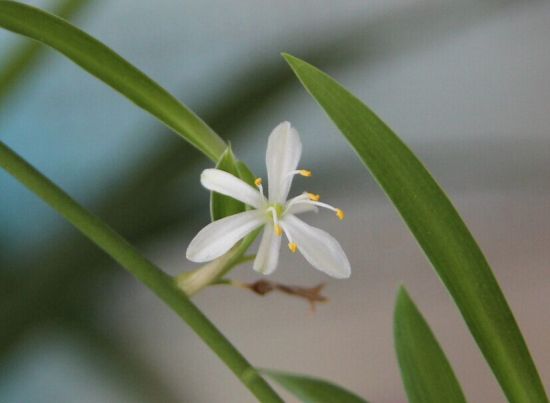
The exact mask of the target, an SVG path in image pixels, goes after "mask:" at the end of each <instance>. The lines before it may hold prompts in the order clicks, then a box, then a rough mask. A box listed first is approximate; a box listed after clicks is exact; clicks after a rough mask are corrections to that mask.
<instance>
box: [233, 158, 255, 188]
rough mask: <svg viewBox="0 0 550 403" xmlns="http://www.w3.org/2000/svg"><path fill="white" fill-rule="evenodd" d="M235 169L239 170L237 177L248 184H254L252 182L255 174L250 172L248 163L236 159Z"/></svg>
mask: <svg viewBox="0 0 550 403" xmlns="http://www.w3.org/2000/svg"><path fill="white" fill-rule="evenodd" d="M237 171H238V172H239V177H240V178H241V179H242V180H243V181H245V182H246V183H248V184H249V185H250V186H256V185H255V184H254V181H255V180H256V176H255V175H254V174H253V173H252V171H251V170H250V168H248V165H246V164H245V163H244V162H242V161H237Z"/></svg>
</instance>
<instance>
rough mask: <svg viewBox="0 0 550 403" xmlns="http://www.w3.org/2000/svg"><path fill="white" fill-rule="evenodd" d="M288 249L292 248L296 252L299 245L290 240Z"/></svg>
mask: <svg viewBox="0 0 550 403" xmlns="http://www.w3.org/2000/svg"><path fill="white" fill-rule="evenodd" d="M288 249H290V251H291V252H292V253H295V252H296V251H297V250H298V245H296V244H295V243H294V242H289V244H288Z"/></svg>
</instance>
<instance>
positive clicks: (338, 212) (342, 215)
mask: <svg viewBox="0 0 550 403" xmlns="http://www.w3.org/2000/svg"><path fill="white" fill-rule="evenodd" d="M336 216H337V217H338V218H339V219H340V220H343V219H344V217H345V216H346V214H345V213H344V211H343V210H340V209H339V208H337V209H336Z"/></svg>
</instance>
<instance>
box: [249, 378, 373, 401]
mask: <svg viewBox="0 0 550 403" xmlns="http://www.w3.org/2000/svg"><path fill="white" fill-rule="evenodd" d="M260 372H261V373H263V374H265V375H267V377H268V378H271V379H273V380H274V381H275V382H277V383H278V384H279V385H281V386H282V387H283V388H285V389H286V390H288V391H289V392H290V393H292V394H293V395H294V396H296V397H297V398H298V399H300V400H301V401H302V402H304V403H343V402H345V403H366V400H364V399H362V398H360V397H359V396H357V395H356V394H354V393H351V392H349V391H347V390H346V389H344V388H342V387H340V386H338V385H335V384H333V383H331V382H328V381H325V380H322V379H318V378H312V377H309V376H303V375H296V374H289V373H286V372H280V371H272V370H261V371H260Z"/></svg>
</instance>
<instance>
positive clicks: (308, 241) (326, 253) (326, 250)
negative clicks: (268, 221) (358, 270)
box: [281, 215, 351, 278]
mask: <svg viewBox="0 0 550 403" xmlns="http://www.w3.org/2000/svg"><path fill="white" fill-rule="evenodd" d="M281 225H282V226H283V228H284V230H285V232H287V233H288V235H289V237H290V238H291V239H292V241H293V242H295V243H296V244H297V245H298V250H299V251H300V252H301V253H302V255H304V257H305V258H306V260H307V261H308V262H309V263H310V264H311V265H312V266H313V267H315V268H316V269H318V270H321V271H322V272H325V273H326V274H328V275H329V276H332V277H336V278H348V277H349V276H350V274H351V268H350V264H349V261H348V258H347V257H346V254H345V253H344V251H343V250H342V247H341V246H340V244H339V243H338V241H337V240H336V239H334V238H333V237H332V236H331V235H329V234H328V233H327V232H325V231H323V230H321V229H319V228H315V227H312V226H311V225H309V224H306V223H305V222H303V221H302V220H300V219H298V218H296V217H295V216H293V215H285V216H284V217H283V220H282V223H281Z"/></svg>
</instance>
